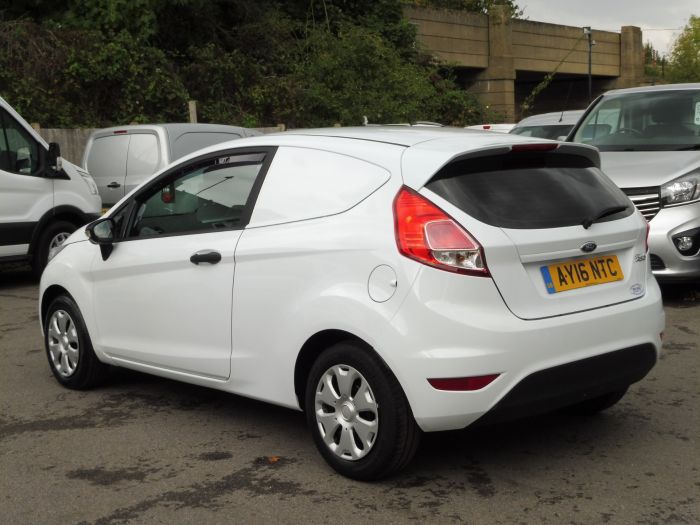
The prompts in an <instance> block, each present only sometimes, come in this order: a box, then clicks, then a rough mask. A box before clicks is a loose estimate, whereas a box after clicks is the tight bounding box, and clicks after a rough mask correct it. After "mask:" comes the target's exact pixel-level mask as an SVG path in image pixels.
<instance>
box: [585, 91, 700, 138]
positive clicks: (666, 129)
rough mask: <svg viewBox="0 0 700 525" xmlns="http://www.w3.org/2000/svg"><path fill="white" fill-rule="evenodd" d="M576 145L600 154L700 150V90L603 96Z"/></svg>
mask: <svg viewBox="0 0 700 525" xmlns="http://www.w3.org/2000/svg"><path fill="white" fill-rule="evenodd" d="M573 142H583V143H584V144H591V145H593V146H596V147H598V149H600V150H601V151H681V150H694V149H695V150H700V89H682V90H669V91H645V92H640V93H620V94H617V95H610V96H604V97H603V98H601V99H600V100H599V102H598V104H597V105H596V106H595V107H594V108H593V111H591V112H590V113H589V114H588V115H587V116H586V118H585V120H584V121H583V123H582V124H581V126H579V128H578V129H577V130H576V133H575V135H574V137H573Z"/></svg>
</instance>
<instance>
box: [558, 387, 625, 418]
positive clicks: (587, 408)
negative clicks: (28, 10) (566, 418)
mask: <svg viewBox="0 0 700 525" xmlns="http://www.w3.org/2000/svg"><path fill="white" fill-rule="evenodd" d="M626 393H627V389H626V388H623V389H622V390H616V391H614V392H609V393H607V394H605V395H602V396H599V397H594V398H592V399H587V400H586V401H583V402H581V403H577V404H575V405H572V406H570V407H567V408H566V411H567V412H569V413H570V414H575V415H579V416H592V415H595V414H597V413H599V412H602V411H603V410H606V409H608V408H610V407H611V406H613V405H614V404H615V403H617V402H618V401H619V400H620V399H622V398H623V397H624V395H625V394H626Z"/></svg>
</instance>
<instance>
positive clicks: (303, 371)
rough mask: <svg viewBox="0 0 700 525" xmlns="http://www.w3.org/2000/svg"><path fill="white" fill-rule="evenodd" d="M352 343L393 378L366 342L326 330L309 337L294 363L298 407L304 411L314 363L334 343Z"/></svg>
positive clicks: (348, 333)
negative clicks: (371, 356)
mask: <svg viewBox="0 0 700 525" xmlns="http://www.w3.org/2000/svg"><path fill="white" fill-rule="evenodd" d="M340 342H352V343H356V344H358V345H359V346H360V347H362V348H363V349H364V350H365V351H366V352H368V353H371V354H372V355H374V356H375V357H376V358H377V359H379V360H380V361H381V362H382V363H383V364H384V366H385V367H386V369H387V370H388V371H389V373H391V374H392V375H394V377H396V376H395V374H394V373H393V371H392V370H391V368H390V367H389V365H388V364H387V363H386V361H385V360H384V359H383V358H382V356H381V355H380V354H379V352H377V351H376V350H375V349H374V347H373V346H372V345H371V344H369V343H368V342H367V341H365V340H364V339H362V338H361V337H359V336H358V335H356V334H353V333H351V332H347V331H345V330H338V329H327V330H322V331H320V332H317V333H315V334H314V335H312V336H311V337H309V338H308V339H307V340H306V342H305V343H304V344H303V346H302V347H301V350H299V353H298V354H297V359H296V363H295V364H294V393H295V394H296V397H297V401H298V403H299V407H300V408H301V409H302V410H304V395H305V391H306V382H307V380H308V377H309V372H310V371H311V367H312V366H313V364H314V362H315V361H316V359H317V358H318V356H319V355H321V354H322V353H323V352H324V351H325V350H327V349H328V348H330V347H331V346H333V345H334V344H336V343H340Z"/></svg>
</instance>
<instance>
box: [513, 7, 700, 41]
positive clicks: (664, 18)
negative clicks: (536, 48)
mask: <svg viewBox="0 0 700 525" xmlns="http://www.w3.org/2000/svg"><path fill="white" fill-rule="evenodd" d="M516 4H517V5H519V6H520V7H521V8H522V9H524V10H525V13H524V14H523V17H524V18H527V19H529V20H533V21H537V22H550V23H553V24H563V25H570V26H579V27H583V26H591V27H593V29H603V30H608V31H616V32H618V33H619V32H620V28H621V27H622V26H638V27H641V28H642V37H643V39H644V42H645V43H646V42H651V44H652V45H653V46H654V48H656V49H657V50H658V51H659V52H660V53H662V54H664V53H665V54H668V53H669V52H670V51H671V47H672V46H673V42H674V40H675V39H676V37H677V36H678V35H679V33H680V32H681V30H682V28H683V27H685V26H686V24H687V23H688V19H689V18H690V15H697V16H700V0H664V1H659V0H516ZM669 29H670V30H669Z"/></svg>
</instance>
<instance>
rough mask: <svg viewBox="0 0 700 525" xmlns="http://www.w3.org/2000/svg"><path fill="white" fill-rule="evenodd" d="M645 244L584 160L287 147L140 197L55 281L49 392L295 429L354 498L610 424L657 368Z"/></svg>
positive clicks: (193, 159)
mask: <svg viewBox="0 0 700 525" xmlns="http://www.w3.org/2000/svg"><path fill="white" fill-rule="evenodd" d="M647 235H648V228H647V223H646V221H645V220H644V218H643V217H642V216H641V214H639V213H638V212H637V211H636V210H635V208H634V206H633V204H632V203H631V201H630V200H629V199H628V198H627V197H626V196H625V195H624V193H622V191H621V190H619V189H618V188H617V187H616V186H615V185H614V184H612V182H611V181H610V180H609V179H608V178H607V177H606V176H605V175H604V174H603V173H602V172H601V171H600V160H599V157H598V153H597V151H596V150H595V149H593V148H590V147H587V146H583V145H576V144H564V143H555V142H537V141H534V140H531V139H525V138H521V137H517V136H512V135H511V136H508V135H499V134H492V133H482V132H472V131H462V130H449V129H415V128H410V129H400V128H374V127H373V128H346V129H343V128H340V129H331V130H300V131H295V132H287V133H283V134H278V135H268V136H264V137H255V138H248V139H241V140H238V141H236V142H235V143H226V144H221V145H218V146H215V147H212V148H209V149H207V150H203V151H201V152H198V153H196V154H193V155H191V156H189V157H187V158H185V159H183V160H182V161H181V162H179V163H178V164H176V165H173V166H171V167H169V168H167V169H166V170H164V171H163V172H161V173H159V174H156V175H155V176H154V177H153V178H152V179H150V180H149V181H146V182H144V183H143V184H142V185H141V186H140V187H139V188H136V189H135V190H134V191H133V192H132V193H131V194H130V195H127V196H126V197H125V198H124V199H122V201H120V202H119V203H117V204H116V205H115V206H114V208H112V210H110V212H109V213H108V214H107V215H106V216H105V217H103V218H102V219H100V220H99V221H96V222H95V223H92V224H91V225H89V226H88V227H87V229H86V230H84V231H81V232H78V233H76V234H74V235H73V236H72V237H71V238H70V239H69V240H68V241H67V242H66V244H65V245H64V247H63V249H62V250H61V252H60V253H59V254H58V255H57V256H56V257H55V258H54V259H53V260H52V261H51V263H50V264H49V266H48V267H47V270H46V271H45V273H44V277H43V278H42V283H41V295H40V297H41V319H42V322H43V327H44V330H45V338H46V346H47V354H48V357H49V362H50V366H51V367H52V370H53V372H54V375H55V376H56V377H57V379H58V380H59V382H61V383H62V384H64V385H65V386H68V387H71V388H88V387H91V386H95V385H97V384H99V383H100V382H101V381H102V380H103V379H104V377H105V372H106V370H107V367H108V366H109V365H115V366H123V367H127V368H132V369H135V370H140V371H144V372H148V373H153V374H157V375H161V376H164V377H170V378H173V379H178V380H182V381H187V382H191V383H196V384H200V385H204V386H210V387H213V388H217V389H221V390H225V391H229V392H232V393H236V394H240V395H244V396H248V397H252V398H256V399H261V400H264V401H268V402H271V403H275V404H278V405H282V406H287V407H290V408H296V409H301V410H304V411H305V413H306V419H307V422H308V425H309V428H310V431H311V433H312V436H313V439H314V441H315V443H316V445H317V447H318V449H319V451H320V453H321V455H322V456H323V457H324V458H325V460H326V461H327V462H328V463H329V464H330V465H331V466H332V467H333V468H334V469H335V470H337V471H338V472H340V473H341V474H343V475H346V476H349V477H352V478H355V479H362V480H371V479H377V478H381V477H383V476H387V475H389V474H391V473H393V472H395V471H397V470H398V469H400V468H402V467H403V466H405V465H406V464H407V463H408V462H409V461H410V460H411V458H412V456H413V454H414V453H415V450H416V448H417V446H418V442H419V437H420V434H421V432H422V431H428V432H429V431H441V430H453V429H461V428H465V427H467V426H469V425H471V424H472V423H475V422H477V423H482V422H483V423H487V422H493V421H498V420H502V419H510V418H516V417H522V416H527V415H531V414H537V413H542V412H546V411H550V410H555V409H559V408H563V407H570V409H571V410H573V411H575V412H578V413H595V412H598V411H601V410H604V409H605V408H608V407H610V406H612V405H613V404H614V403H616V402H617V401H618V400H619V399H620V398H621V397H622V396H623V395H624V394H625V392H626V391H627V388H628V387H629V385H631V384H633V383H635V382H637V381H639V380H640V379H642V378H643V377H644V376H645V375H646V374H647V373H648V372H649V370H651V368H652V367H653V366H654V364H655V362H656V360H657V358H658V355H659V352H660V351H661V333H662V331H663V325H664V314H663V310H662V307H661V297H660V291H659V288H658V285H657V284H656V281H655V280H654V278H653V276H652V274H651V271H650V267H649V261H648V259H647ZM88 239H89V240H88ZM185 298H186V300H185Z"/></svg>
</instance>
